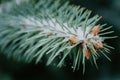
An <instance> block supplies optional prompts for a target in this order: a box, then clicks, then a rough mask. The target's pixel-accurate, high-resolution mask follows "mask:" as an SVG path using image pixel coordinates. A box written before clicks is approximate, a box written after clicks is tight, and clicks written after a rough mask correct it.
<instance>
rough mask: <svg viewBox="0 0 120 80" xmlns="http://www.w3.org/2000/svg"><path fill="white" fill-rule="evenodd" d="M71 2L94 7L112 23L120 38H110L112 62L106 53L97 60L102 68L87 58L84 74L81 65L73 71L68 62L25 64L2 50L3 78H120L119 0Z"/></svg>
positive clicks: (44, 79)
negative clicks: (60, 65) (57, 64)
mask: <svg viewBox="0 0 120 80" xmlns="http://www.w3.org/2000/svg"><path fill="white" fill-rule="evenodd" d="M2 1H3V2H6V1H10V0H2ZM70 2H71V4H75V5H81V6H82V7H86V8H87V9H90V10H92V11H93V14H99V15H101V16H103V18H102V19H101V21H100V23H102V24H103V23H108V26H110V25H113V28H112V29H113V30H114V31H115V33H114V34H112V35H117V36H118V38H116V39H112V40H109V41H107V43H109V44H110V45H111V46H114V47H115V50H112V52H111V54H110V55H109V56H110V58H111V60H112V62H109V61H108V60H107V59H105V58H104V57H101V58H99V59H98V61H97V62H98V66H99V70H97V69H96V68H95V67H94V66H91V64H90V63H89V62H87V64H86V72H85V74H84V75H83V74H82V68H81V69H80V70H79V71H75V72H73V71H72V69H71V68H70V67H69V66H66V67H64V68H61V69H58V68H56V67H55V66H51V67H50V66H49V67H46V66H45V65H44V64H37V65H35V64H34V63H29V64H26V63H23V62H16V61H14V60H12V59H7V58H6V57H5V56H4V55H2V54H1V55H0V80H120V38H119V36H120V0H70ZM0 3H1V1H0ZM1 4H2V3H1Z"/></svg>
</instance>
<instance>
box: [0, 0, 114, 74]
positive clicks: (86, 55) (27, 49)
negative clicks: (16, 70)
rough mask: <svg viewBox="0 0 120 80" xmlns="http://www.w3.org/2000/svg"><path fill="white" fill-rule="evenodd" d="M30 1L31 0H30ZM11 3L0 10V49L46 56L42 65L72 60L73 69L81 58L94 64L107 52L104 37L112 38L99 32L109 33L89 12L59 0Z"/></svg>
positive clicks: (29, 58)
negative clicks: (7, 9) (5, 8)
mask: <svg viewBox="0 0 120 80" xmlns="http://www.w3.org/2000/svg"><path fill="white" fill-rule="evenodd" d="M30 1H31V0H30ZM30 1H28V2H21V3H20V4H14V5H13V6H12V9H10V11H3V12H2V13H0V51H1V52H3V53H4V54H5V55H7V56H8V57H13V58H15V59H17V60H24V61H26V62H31V61H32V60H36V63H38V62H40V61H41V60H42V59H43V58H45V57H47V62H46V65H50V64H52V63H54V62H56V65H57V67H62V66H63V65H64V64H65V61H66V58H69V59H71V60H72V61H73V62H72V63H73V64H72V67H73V70H76V69H79V67H80V64H81V63H82V64H83V72H84V71H85V61H86V60H92V61H93V63H94V64H95V66H96V67H97V62H96V60H97V58H98V57H99V56H100V55H99V54H100V53H101V54H103V55H104V56H105V57H106V58H107V59H108V60H110V58H109V57H108V56H107V55H106V53H109V52H110V50H109V48H112V49H113V47H111V46H109V45H107V44H106V43H105V42H104V40H105V39H111V38H115V37H116V36H113V37H105V36H103V35H106V34H110V33H113V31H109V32H108V31H107V30H108V29H110V28H111V27H107V28H104V26H106V24H103V25H101V24H99V25H98V23H97V22H98V21H99V20H100V18H101V17H99V16H98V15H95V16H93V17H91V11H90V10H86V9H85V8H81V7H80V6H72V5H70V4H69V2H65V3H63V2H62V1H60V0H56V1H53V0H39V1H38V2H37V3H35V2H34V3H30Z"/></svg>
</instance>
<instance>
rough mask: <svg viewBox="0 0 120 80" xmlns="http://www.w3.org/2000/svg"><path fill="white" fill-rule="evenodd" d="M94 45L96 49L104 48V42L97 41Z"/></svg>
mask: <svg viewBox="0 0 120 80" xmlns="http://www.w3.org/2000/svg"><path fill="white" fill-rule="evenodd" d="M94 47H95V48H96V49H101V48H103V43H102V42H97V43H95V44H94Z"/></svg>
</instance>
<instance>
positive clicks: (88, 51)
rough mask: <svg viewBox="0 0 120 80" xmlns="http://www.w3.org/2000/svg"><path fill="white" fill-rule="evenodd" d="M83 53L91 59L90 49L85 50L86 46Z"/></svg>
mask: <svg viewBox="0 0 120 80" xmlns="http://www.w3.org/2000/svg"><path fill="white" fill-rule="evenodd" d="M83 54H85V57H86V59H89V58H90V49H89V48H87V49H85V51H84V48H83Z"/></svg>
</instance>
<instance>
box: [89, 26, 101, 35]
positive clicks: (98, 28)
mask: <svg viewBox="0 0 120 80" xmlns="http://www.w3.org/2000/svg"><path fill="white" fill-rule="evenodd" d="M99 32H100V25H97V26H94V28H93V29H92V30H91V33H93V34H94V36H95V35H97V34H98V33H99Z"/></svg>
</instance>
